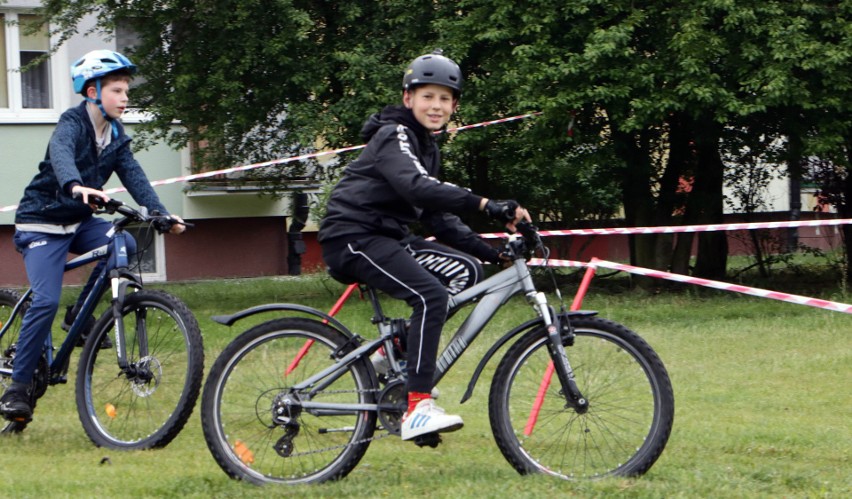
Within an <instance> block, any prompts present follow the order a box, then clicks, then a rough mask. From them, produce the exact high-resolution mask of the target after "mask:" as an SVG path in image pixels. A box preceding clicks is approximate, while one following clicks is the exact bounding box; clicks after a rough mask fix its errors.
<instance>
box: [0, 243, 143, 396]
mask: <svg viewBox="0 0 852 499" xmlns="http://www.w3.org/2000/svg"><path fill="white" fill-rule="evenodd" d="M113 256H115V263H114V265H113V266H112V268H110V265H109V264H107V265H106V266H104V268H103V269H101V272H100V273H99V274H98V276H97V277H96V279H95V281H94V285H93V287H92V289H91V291H90V292H89V294H88V296H87V297H86V299H85V300H84V301H83V305H82V307H81V309H80V311H79V313H78V314H77V317H76V318H75V319H74V322H73V323H72V324H71V328H70V329H69V331H68V335H67V336H66V338H65V339H64V340H63V342H62V344H61V346H60V347H59V350H58V351H57V352H56V353H55V354H54V348H53V338H52V335H48V336H47V339H46V340H45V345H44V348H45V354H46V356H47V365H48V367H49V372H50V378H49V379H48V383H49V384H51V385H55V384H58V383H65V382H66V375H67V373H68V366H69V362H70V360H71V354H72V353H73V350H74V347H75V345H76V344H77V340H78V339H79V337H80V335H82V334H83V329H84V327H85V324H86V321H87V318H88V317H89V316H91V315H92V313H93V312H94V310H95V307H96V306H97V303H98V301H99V300H100V298H101V296H103V294H104V292H105V291H106V288H107V285H108V281H109V282H110V283H111V288H112V298H113V300H112V303H113V311H114V313H117V315H115V316H114V317H117V318H120V317H121V313H120V312H121V303H123V301H124V296H125V294H126V290H127V288H128V287H136V288H141V287H142V285H141V282H139V280H138V278H137V277H136V276H135V275H134V274H132V273H131V272H129V271H128V265H129V263H128V257H127V238H126V235H125V233H124V232H123V231H122V230H116V228H113V229H112V230H111V231H110V241H109V242H108V243H107V244H105V245H103V246H99V247H97V248H95V249H93V250H91V251H88V252H86V253H83V254H82V255H80V256H78V257H76V258H73V259H71V260H69V261H68V262H66V264H65V268H64V271H65V272H68V271H70V270H73V269H76V268H78V267H81V266H83V265H86V264H88V263H92V262H95V261H98V260H106V261H107V262H109V261H110V259H111V258H112V257H113ZM31 295H32V289H28V290H27V291H26V292H25V293H24V295H23V296H22V297H21V299H20V300H19V301H18V304H17V305H16V306H15V308H14V309H13V310H12V314H11V317H10V320H9V321H8V322H7V323H6V324H4V325H3V328H2V329H0V338H2V337H3V336H4V335H5V334H6V332H7V331H8V329H9V328H10V327H11V325H12V322H13V321H12V320H11V319H12V318H13V317H15V316H16V315H17V314H19V313H20V309H21V307H22V306H23V303H25V302H26V300H27V299H28V298H29V297H30V296H31ZM115 325H116V342H115V344H116V351H117V354H118V364H119V367H120V368H121V369H125V368H126V367H127V366H128V363H127V355H126V351H125V348H124V346H125V345H124V342H125V340H124V325H123V322H122V321H121V320H116V321H115ZM142 343H145V344H146V343H147V342H144V341H143V342H142ZM145 344H143V345H142V348H145V346H146V345H145ZM144 355H147V353H143V356H144ZM0 374H2V375H6V376H11V375H12V370H11V369H0Z"/></svg>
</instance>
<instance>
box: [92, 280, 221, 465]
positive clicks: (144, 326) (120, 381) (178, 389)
mask: <svg viewBox="0 0 852 499" xmlns="http://www.w3.org/2000/svg"><path fill="white" fill-rule="evenodd" d="M121 314H122V317H123V321H124V332H125V337H126V350H127V361H128V363H129V364H130V365H131V366H133V367H134V369H135V370H136V372H135V373H132V372H130V371H124V372H122V371H120V370H119V368H118V365H117V361H116V351H115V347H113V348H108V349H103V348H101V342H102V341H103V339H104V338H105V337H106V335H108V334H110V333H111V332H112V331H113V327H114V323H113V317H112V313H111V312H110V311H107V312H106V313H105V314H104V315H103V316H101V318H100V319H98V322H97V323H96V324H95V326H94V327H93V329H92V332H91V333H90V334H89V337H88V338H87V340H86V343H85V345H83V352H82V353H81V355H80V364H79V367H78V369H77V385H76V396H77V413H78V415H79V416H80V422H81V423H82V424H83V429H84V430H85V431H86V434H87V435H88V436H89V439H91V441H92V442H93V443H94V444H95V445H97V446H98V447H108V448H113V449H120V450H139V449H151V448H159V447H165V446H166V445H168V443H169V442H171V441H172V440H173V439H174V438H175V437H176V436H177V435H178V433H180V431H181V429H182V428H183V427H184V425H185V424H186V422H187V420H188V419H189V416H190V414H192V410H193V408H194V407H195V402H196V400H197V399H198V394H199V392H200V391H201V382H202V377H203V370H204V347H203V340H202V336H201V331H200V329H199V327H198V322H197V321H196V320H195V316H193V314H192V312H190V310H189V309H188V308H187V307H186V305H185V304H184V303H183V302H182V301H180V300H179V299H178V298H177V297H175V296H172V295H170V294H168V293H165V292H162V291H158V290H141V291H138V292H135V293H131V294H129V295H127V297H126V298H125V301H124V305H123V306H122V311H121ZM140 326H141V327H140ZM142 331H144V332H145V334H147V338H148V341H147V343H148V355H147V356H144V357H142V358H140V347H139V333H140V332H142ZM113 342H114V343H115V345H117V344H118V342H117V340H116V339H113ZM117 373H118V375H117Z"/></svg>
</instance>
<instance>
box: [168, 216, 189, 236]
mask: <svg viewBox="0 0 852 499" xmlns="http://www.w3.org/2000/svg"><path fill="white" fill-rule="evenodd" d="M169 218H171V219H172V220H174V221H175V223H174V224H172V227H171V228H170V229H169V234H182V233H183V232H184V231H185V230H186V225H184V223H183V219H182V218H181V217H179V216H177V215H169Z"/></svg>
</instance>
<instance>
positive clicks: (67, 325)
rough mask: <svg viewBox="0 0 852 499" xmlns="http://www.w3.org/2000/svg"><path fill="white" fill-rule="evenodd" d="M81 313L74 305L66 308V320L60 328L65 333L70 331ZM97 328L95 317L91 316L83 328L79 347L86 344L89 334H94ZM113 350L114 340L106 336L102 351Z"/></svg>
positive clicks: (78, 341)
mask: <svg viewBox="0 0 852 499" xmlns="http://www.w3.org/2000/svg"><path fill="white" fill-rule="evenodd" d="M78 313H80V311H79V310H75V307H74V305H68V307H66V308H65V319H64V320H63V321H62V325H60V326H59V327H61V328H62V330H63V331H70V330H71V325H72V324H73V323H74V319H76V318H77V314H78ZM93 327H95V316H94V315H92V316H89V319H88V320H87V321H86V324H85V325H84V326H83V334H81V335H80V337H79V338H78V339H77V346H78V347H82V346H83V345H85V344H86V338H88V337H89V333H91V332H92V328H93ZM107 348H112V340H111V339H110V338H109V335H107V336H105V337H104V339H103V340H101V349H107Z"/></svg>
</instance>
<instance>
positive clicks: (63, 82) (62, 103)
mask: <svg viewBox="0 0 852 499" xmlns="http://www.w3.org/2000/svg"><path fill="white" fill-rule="evenodd" d="M0 14H3V16H4V20H5V30H4V31H5V33H6V39H5V44H6V53H5V54H0V56H2V57H5V58H6V67H7V73H6V82H7V92H8V95H7V96H6V97H7V100H8V104H9V107H3V108H0V124H5V123H56V122H57V121H58V120H59V116H60V115H61V114H62V111H64V110H65V109H66V108H68V107H69V105H70V104H69V102H68V92H67V88H66V87H67V86H68V85H70V75H69V76H68V77H67V78H62V75H66V74H67V73H68V63H67V60H68V55H67V49H66V48H65V47H64V46H61V47H60V48H59V49H58V50H57V51H56V53H54V54H53V55H51V57H50V59H49V61H48V64H49V71H50V101H51V102H50V103H51V107H50V108H44V109H25V108H24V107H23V89H22V84H21V73H20V67H21V58H20V26H18V25H17V24H15V23H16V22H17V21H18V16H19V15H21V14H32V11H30V10H27V9H14V8H12V9H10V8H4V7H3V5H2V4H0ZM10 22H11V23H10ZM56 43H57V40H56V39H55V37H52V38H51V39H50V41H49V44H50V46H51V47H54V46H56Z"/></svg>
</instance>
